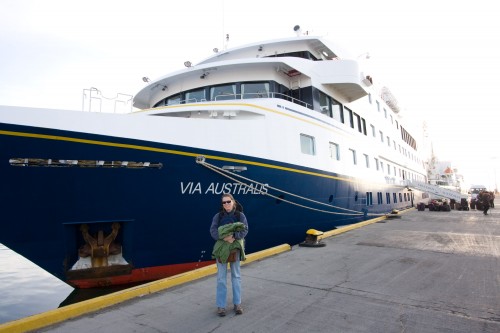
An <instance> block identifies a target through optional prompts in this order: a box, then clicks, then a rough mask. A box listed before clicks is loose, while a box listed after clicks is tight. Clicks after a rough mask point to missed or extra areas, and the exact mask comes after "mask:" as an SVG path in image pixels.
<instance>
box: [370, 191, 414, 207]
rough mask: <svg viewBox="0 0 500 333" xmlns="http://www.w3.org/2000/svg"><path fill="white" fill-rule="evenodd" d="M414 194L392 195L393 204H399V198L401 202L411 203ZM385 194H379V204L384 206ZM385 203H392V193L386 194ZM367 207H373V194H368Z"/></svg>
mask: <svg viewBox="0 0 500 333" xmlns="http://www.w3.org/2000/svg"><path fill="white" fill-rule="evenodd" d="M412 196H413V193H406V192H405V193H392V202H393V203H398V197H399V202H409V201H411V200H412V199H413V198H412ZM383 198H384V197H383V193H382V192H377V204H378V205H382V204H384V200H383ZM385 203H386V204H388V205H389V204H390V203H391V193H388V192H387V193H385ZM366 205H367V206H373V192H366Z"/></svg>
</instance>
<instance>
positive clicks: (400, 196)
mask: <svg viewBox="0 0 500 333" xmlns="http://www.w3.org/2000/svg"><path fill="white" fill-rule="evenodd" d="M399 202H403V195H402V194H401V193H399Z"/></svg>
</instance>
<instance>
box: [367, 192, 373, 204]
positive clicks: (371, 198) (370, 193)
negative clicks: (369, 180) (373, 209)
mask: <svg viewBox="0 0 500 333" xmlns="http://www.w3.org/2000/svg"><path fill="white" fill-rule="evenodd" d="M366 205H367V206H373V193H372V192H366Z"/></svg>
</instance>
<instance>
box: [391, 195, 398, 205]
mask: <svg viewBox="0 0 500 333" xmlns="http://www.w3.org/2000/svg"><path fill="white" fill-rule="evenodd" d="M392 201H394V203H398V197H397V196H396V193H393V194H392Z"/></svg>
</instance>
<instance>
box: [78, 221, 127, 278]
mask: <svg viewBox="0 0 500 333" xmlns="http://www.w3.org/2000/svg"><path fill="white" fill-rule="evenodd" d="M111 228H112V229H113V231H111V233H110V234H109V235H108V236H107V237H104V232H103V231H102V230H99V231H98V232H97V238H94V237H92V236H91V235H90V234H89V226H88V225H87V224H82V225H81V226H80V231H81V232H82V236H83V239H85V242H86V243H85V245H83V246H82V247H81V248H80V249H79V250H78V255H79V256H80V257H82V258H85V257H88V256H91V263H92V268H94V267H106V266H108V257H109V255H110V254H119V253H121V247H120V246H119V245H118V244H116V243H114V240H115V238H116V236H117V235H118V231H119V230H120V224H119V223H116V222H115V223H113V225H112V226H111Z"/></svg>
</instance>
